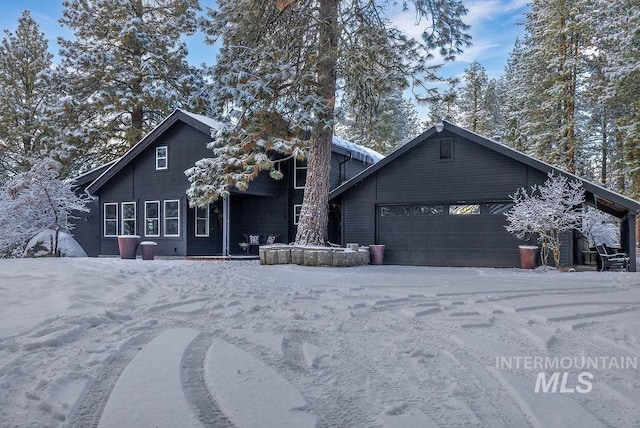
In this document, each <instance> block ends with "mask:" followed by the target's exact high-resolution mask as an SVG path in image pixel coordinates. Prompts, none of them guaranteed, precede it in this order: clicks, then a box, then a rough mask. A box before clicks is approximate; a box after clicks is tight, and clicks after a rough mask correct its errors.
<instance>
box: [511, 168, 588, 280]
mask: <svg viewBox="0 0 640 428" xmlns="http://www.w3.org/2000/svg"><path fill="white" fill-rule="evenodd" d="M511 199H512V200H513V203H514V206H513V208H511V210H509V211H508V212H506V213H505V216H506V217H507V223H508V224H507V225H506V226H505V228H506V229H507V230H508V231H509V232H511V233H513V234H514V235H515V236H516V237H517V238H518V239H530V238H534V237H535V238H537V240H538V242H539V243H540V245H541V247H542V250H541V260H542V264H543V265H544V266H546V262H547V258H548V256H549V254H551V255H552V256H553V260H554V262H555V265H556V267H557V268H559V267H560V237H561V235H562V233H564V232H567V231H570V230H573V229H576V228H579V227H580V222H581V219H582V208H581V207H582V204H583V203H584V200H585V199H584V189H583V187H582V183H581V182H579V181H577V180H569V179H568V178H567V177H566V176H564V175H554V174H553V173H552V172H551V173H549V178H548V179H547V180H546V181H545V183H544V184H543V185H533V186H531V191H530V192H529V191H527V189H526V188H524V187H521V188H520V189H518V190H517V191H516V192H515V193H514V194H513V195H511Z"/></svg>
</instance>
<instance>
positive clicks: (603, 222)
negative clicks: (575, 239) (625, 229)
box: [580, 208, 620, 247]
mask: <svg viewBox="0 0 640 428" xmlns="http://www.w3.org/2000/svg"><path fill="white" fill-rule="evenodd" d="M580 232H581V233H582V234H583V235H584V236H586V237H587V239H588V241H589V247H595V246H596V245H600V244H604V245H606V246H608V247H615V246H617V245H619V244H620V221H619V220H618V219H616V218H615V217H613V216H612V215H610V214H607V213H605V212H602V211H600V210H597V209H595V208H586V209H585V210H584V212H583V214H582V218H581V226H580Z"/></svg>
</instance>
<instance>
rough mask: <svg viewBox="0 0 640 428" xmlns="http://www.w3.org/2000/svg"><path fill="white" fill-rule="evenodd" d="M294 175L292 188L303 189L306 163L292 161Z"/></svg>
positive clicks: (305, 182) (305, 179)
mask: <svg viewBox="0 0 640 428" xmlns="http://www.w3.org/2000/svg"><path fill="white" fill-rule="evenodd" d="M293 165H294V169H295V174H293V188H294V189H304V186H305V184H307V163H306V162H301V161H299V160H297V159H293Z"/></svg>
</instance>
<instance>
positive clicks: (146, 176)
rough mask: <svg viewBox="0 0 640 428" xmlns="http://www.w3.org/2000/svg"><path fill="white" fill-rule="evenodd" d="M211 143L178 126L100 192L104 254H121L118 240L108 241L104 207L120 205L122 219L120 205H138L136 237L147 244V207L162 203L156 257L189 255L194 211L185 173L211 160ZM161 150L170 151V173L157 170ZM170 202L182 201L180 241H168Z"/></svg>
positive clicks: (189, 128)
mask: <svg viewBox="0 0 640 428" xmlns="http://www.w3.org/2000/svg"><path fill="white" fill-rule="evenodd" d="M210 140H211V137H210V136H209V135H207V134H204V133H202V132H200V131H198V130H197V129H195V128H193V127H191V126H189V125H187V124H185V123H183V122H176V123H175V124H174V125H173V126H172V127H171V128H169V129H168V130H167V132H165V133H164V134H162V135H161V136H160V137H159V138H158V139H157V140H156V141H155V142H154V143H153V144H151V145H150V146H149V147H147V148H146V149H145V150H144V151H143V152H142V153H141V154H140V155H139V156H138V157H137V158H136V159H134V160H133V161H132V162H131V163H130V164H129V165H127V166H126V167H125V168H124V169H123V170H122V171H120V172H119V173H118V174H117V175H116V176H114V177H113V178H112V179H111V180H110V181H109V183H108V184H107V185H105V186H103V187H102V188H101V189H100V194H99V197H100V208H99V212H100V219H101V221H100V223H101V224H100V254H102V255H117V254H118V253H119V251H118V242H117V238H107V237H104V230H103V229H104V219H103V215H104V213H103V208H102V207H103V206H104V204H105V203H109V202H117V203H118V204H119V205H118V210H119V217H121V213H120V209H121V205H120V203H121V202H136V228H137V231H136V233H137V234H138V235H140V236H141V238H142V239H143V240H145V239H147V238H145V236H144V203H145V201H160V208H161V220H160V232H161V236H160V237H153V238H148V239H149V240H153V241H155V242H157V243H158V247H157V250H156V254H158V255H160V256H185V255H187V237H188V230H187V222H188V220H189V217H190V215H193V210H190V209H188V201H187V198H186V195H185V191H186V189H187V187H188V186H189V181H188V180H187V177H186V176H185V175H184V171H185V170H186V169H188V168H190V167H192V166H193V165H194V164H195V162H196V161H197V160H199V159H201V158H203V157H207V156H211V150H209V149H207V143H208V142H209V141H210ZM158 146H167V147H168V154H169V155H168V168H167V169H166V170H156V166H155V153H156V151H155V150H156V147H158ZM168 200H179V201H180V229H181V230H180V236H179V237H164V212H163V211H164V210H163V208H164V203H163V202H164V201H168ZM119 223H120V222H119ZM119 227H120V224H119ZM118 233H120V231H119V232H118Z"/></svg>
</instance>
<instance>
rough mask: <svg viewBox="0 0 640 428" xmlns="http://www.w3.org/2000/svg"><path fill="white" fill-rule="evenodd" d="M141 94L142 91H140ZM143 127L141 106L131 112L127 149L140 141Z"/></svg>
mask: <svg viewBox="0 0 640 428" xmlns="http://www.w3.org/2000/svg"><path fill="white" fill-rule="evenodd" d="M140 91H141V92H142V89H140ZM143 127H144V111H143V109H142V106H135V107H134V108H133V111H132V112H131V133H130V138H129V141H127V143H128V144H129V147H133V146H135V145H136V144H137V143H138V141H140V140H141V139H142V136H143V129H142V128H143Z"/></svg>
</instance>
